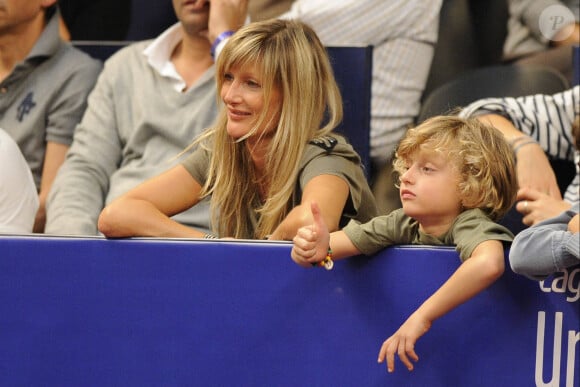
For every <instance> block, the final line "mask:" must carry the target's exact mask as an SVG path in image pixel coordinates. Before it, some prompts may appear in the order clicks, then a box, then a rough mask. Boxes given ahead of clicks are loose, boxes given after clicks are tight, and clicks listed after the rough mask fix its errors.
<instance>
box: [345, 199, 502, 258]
mask: <svg viewBox="0 0 580 387" xmlns="http://www.w3.org/2000/svg"><path fill="white" fill-rule="evenodd" d="M344 232H345V233H346V235H347V236H348V237H349V239H350V240H351V241H352V243H353V244H354V245H355V246H356V248H357V249H358V250H359V251H360V252H361V253H363V254H365V255H372V254H374V253H376V252H378V251H379V250H381V249H383V248H385V247H388V246H392V245H404V244H407V245H409V244H412V245H439V246H441V245H444V246H455V249H456V250H457V252H458V253H459V256H460V258H461V261H465V260H466V259H468V258H469V257H470V256H471V254H472V253H473V251H474V250H475V248H476V247H477V246H478V245H479V244H480V243H482V242H484V241H487V240H498V241H502V242H511V241H512V240H513V234H512V233H511V232H510V231H509V230H508V229H507V228H505V227H504V226H502V225H499V224H497V223H495V222H493V221H492V220H491V219H490V218H489V217H488V216H487V215H486V214H485V213H484V212H483V211H481V210H480V209H471V210H466V211H464V212H462V213H461V214H459V216H458V217H457V219H456V220H455V222H454V223H453V225H452V226H451V228H450V229H449V230H448V231H447V232H446V233H445V234H443V235H441V236H440V237H435V236H432V235H428V234H425V233H423V232H421V231H420V230H419V223H418V222H417V221H416V220H415V219H413V218H411V217H409V216H407V215H405V213H404V212H403V209H398V210H395V211H393V212H391V213H390V214H388V215H383V216H378V217H376V218H374V219H372V220H371V221H369V222H367V223H363V224H361V223H357V222H355V221H350V222H349V224H348V225H347V226H346V227H345V228H344Z"/></svg>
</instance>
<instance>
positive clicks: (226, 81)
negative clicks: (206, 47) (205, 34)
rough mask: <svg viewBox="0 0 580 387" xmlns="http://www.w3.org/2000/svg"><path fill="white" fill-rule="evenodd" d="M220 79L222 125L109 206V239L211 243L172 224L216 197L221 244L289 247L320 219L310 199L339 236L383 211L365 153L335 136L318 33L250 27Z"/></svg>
mask: <svg viewBox="0 0 580 387" xmlns="http://www.w3.org/2000/svg"><path fill="white" fill-rule="evenodd" d="M216 77H217V88H218V91H219V92H220V97H221V99H222V101H223V102H224V106H223V108H222V109H221V112H220V114H219V116H218V119H217V122H216V124H215V125H214V126H213V127H211V128H209V129H208V130H207V131H206V132H205V133H204V134H203V135H202V136H201V138H200V139H198V140H197V141H196V142H195V143H194V145H197V146H196V149H195V150H194V151H193V153H192V154H191V155H190V156H189V157H188V158H187V159H186V160H185V161H184V162H183V163H182V164H181V165H179V166H177V167H175V168H173V169H170V170H169V171H167V172H165V173H163V174H161V175H160V176H158V177H156V178H153V179H151V180H149V181H147V182H145V183H143V184H142V185H140V186H139V187H137V188H135V189H133V190H131V191H129V192H128V193H127V194H125V195H123V196H122V197H120V198H119V199H117V200H116V201H114V202H113V203H111V204H110V205H109V206H107V207H106V208H105V209H104V210H103V212H102V213H101V215H100V217H99V230H100V231H101V232H102V233H103V234H105V235H106V236H109V237H124V236H163V237H209V235H204V233H203V232H201V231H199V230H194V229H192V228H189V227H186V226H183V225H180V224H178V223H177V222H175V221H173V220H171V219H170V216H172V215H175V214H177V213H179V212H181V211H184V210H185V209H187V208H190V207H191V206H193V205H196V204H197V203H198V202H200V200H202V199H203V198H204V197H208V196H209V197H211V208H212V224H213V228H214V230H215V232H216V233H217V235H218V236H219V237H233V238H246V239H252V238H257V239H263V238H269V239H285V240H290V239H292V237H294V235H295V234H296V231H297V230H298V229H299V228H300V227H302V226H304V225H307V224H309V223H310V222H312V214H311V212H310V203H311V202H312V201H316V202H318V203H320V204H321V213H322V216H323V218H324V221H325V222H326V224H327V226H328V227H329V229H331V230H338V229H339V228H340V227H342V226H344V225H345V224H346V223H347V222H348V220H350V219H351V218H354V219H356V220H358V221H361V222H364V221H366V220H369V219H370V218H372V217H373V216H375V215H376V214H377V211H376V207H375V203H374V198H373V196H372V193H371V191H370V189H369V187H368V183H367V181H366V178H365V176H364V173H363V170H362V167H361V164H360V158H359V156H358V155H357V154H356V152H355V151H354V150H353V149H352V147H351V146H350V145H349V144H348V143H347V142H346V141H345V140H344V138H342V137H341V136H339V135H336V134H334V133H333V132H332V131H333V129H334V128H335V127H336V126H337V125H338V123H339V122H340V120H341V119H342V99H341V96H340V92H339V90H338V87H337V85H336V82H335V80H334V76H333V74H332V69H331V66H330V63H329V60H328V57H327V55H326V51H325V49H324V47H323V46H322V44H321V43H320V41H319V39H318V37H317V36H316V34H315V33H314V31H313V30H312V29H311V28H310V27H308V26H307V25H305V24H303V23H301V22H297V21H281V20H268V21H264V22H260V23H253V24H250V25H247V26H246V27H244V28H242V29H240V30H239V31H238V32H237V33H236V34H235V35H234V36H232V38H230V39H229V40H228V42H227V43H226V45H225V46H224V48H223V50H222V51H221V54H220V55H219V58H218V61H217V64H216ZM218 215H219V217H218Z"/></svg>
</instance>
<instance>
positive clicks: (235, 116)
mask: <svg viewBox="0 0 580 387" xmlns="http://www.w3.org/2000/svg"><path fill="white" fill-rule="evenodd" d="M262 84H263V83H262V78H261V76H260V72H259V71H258V67H257V66H256V65H255V64H248V65H245V66H243V67H232V68H231V69H230V70H229V71H228V72H227V73H226V74H225V75H224V82H223V84H222V87H221V91H220V96H221V98H222V100H223V101H224V103H225V105H226V109H227V117H228V123H227V128H226V129H227V132H228V134H229V135H230V136H231V137H232V138H234V139H238V138H240V137H243V136H245V135H246V134H248V133H249V132H250V130H251V129H252V128H253V127H254V126H255V125H256V123H257V121H258V119H259V117H260V116H261V114H262V112H263V111H264V109H266V116H265V120H264V122H263V125H262V127H260V128H258V131H257V132H256V134H255V135H256V136H260V135H262V134H269V133H270V132H274V130H275V128H276V127H277V126H278V121H279V119H280V107H281V104H282V97H281V93H280V90H279V89H278V88H277V87H274V88H273V89H272V90H271V91H270V100H269V101H266V100H265V99H264V89H263V88H262Z"/></svg>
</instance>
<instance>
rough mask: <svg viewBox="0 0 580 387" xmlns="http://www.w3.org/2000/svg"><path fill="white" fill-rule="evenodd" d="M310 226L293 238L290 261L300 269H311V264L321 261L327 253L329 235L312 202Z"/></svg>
mask: <svg viewBox="0 0 580 387" xmlns="http://www.w3.org/2000/svg"><path fill="white" fill-rule="evenodd" d="M310 208H311V211H312V219H313V222H312V225H309V226H304V227H301V228H300V229H298V232H297V233H296V236H295V237H294V239H293V240H292V241H293V246H292V252H291V253H290V255H291V256H292V260H293V261H294V262H296V263H297V264H298V265H300V266H302V267H312V265H313V264H315V263H318V262H320V261H322V260H323V259H324V258H325V257H326V253H327V252H328V246H329V243H330V234H329V232H328V227H327V226H326V223H325V222H324V219H323V217H322V214H321V213H320V208H319V207H318V204H316V203H315V202H312V204H311V205H310Z"/></svg>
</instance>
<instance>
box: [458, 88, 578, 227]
mask: <svg viewBox="0 0 580 387" xmlns="http://www.w3.org/2000/svg"><path fill="white" fill-rule="evenodd" d="M461 115H462V116H464V117H469V116H471V117H474V116H477V117H478V118H479V119H480V120H483V121H487V122H489V123H491V124H492V125H493V126H495V127H496V128H498V129H499V130H500V131H501V132H502V133H503V134H504V136H505V137H506V139H507V140H508V142H509V143H510V144H511V145H512V148H513V150H514V153H515V155H516V160H517V172H518V184H519V187H520V189H519V191H518V197H517V200H518V203H517V205H516V209H517V211H519V212H520V213H521V214H522V215H523V222H524V224H526V225H528V226H531V225H534V224H537V223H539V222H541V221H544V220H546V219H549V218H553V217H555V216H557V215H558V214H560V213H562V212H563V211H565V210H567V209H569V208H570V207H571V205H572V203H575V202H576V201H578V199H579V197H580V193H579V192H578V190H579V188H580V177H579V168H578V165H576V175H575V177H574V179H573V181H572V182H571V183H570V185H569V186H568V188H567V190H566V192H565V194H564V197H563V198H562V194H561V193H560V189H559V188H558V184H557V181H556V173H555V171H553V170H552V167H551V165H550V162H549V160H548V157H547V156H546V155H548V156H550V157H552V158H555V159H561V160H569V161H574V153H575V150H576V148H575V146H574V142H573V136H572V127H573V123H574V120H575V119H576V118H577V117H578V116H579V115H580V86H576V87H574V88H572V89H569V90H566V91H564V92H562V93H557V94H555V95H541V94H539V95H532V96H524V97H519V98H485V99H482V100H479V101H475V102H473V103H472V104H470V105H469V106H467V107H466V108H465V109H464V110H463V111H462V112H461Z"/></svg>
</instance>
